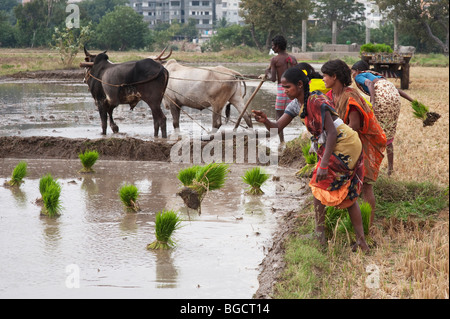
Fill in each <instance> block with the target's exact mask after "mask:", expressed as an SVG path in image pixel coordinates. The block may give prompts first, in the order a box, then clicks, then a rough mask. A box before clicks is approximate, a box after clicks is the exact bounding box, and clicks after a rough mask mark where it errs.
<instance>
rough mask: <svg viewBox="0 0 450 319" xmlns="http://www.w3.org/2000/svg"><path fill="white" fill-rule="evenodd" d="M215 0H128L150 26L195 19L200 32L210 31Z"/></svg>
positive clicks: (214, 16)
mask: <svg viewBox="0 0 450 319" xmlns="http://www.w3.org/2000/svg"><path fill="white" fill-rule="evenodd" d="M216 2H217V0H130V5H131V7H132V8H133V9H134V10H135V11H136V12H138V13H140V14H142V15H143V16H144V21H147V22H149V25H150V28H153V27H154V26H156V25H157V24H160V23H172V22H173V21H177V22H179V23H187V22H188V21H189V20H190V19H194V20H196V26H197V29H199V30H200V31H201V32H202V33H205V32H206V33H208V32H211V31H212V29H213V25H214V22H215V21H216V19H217V17H216Z"/></svg>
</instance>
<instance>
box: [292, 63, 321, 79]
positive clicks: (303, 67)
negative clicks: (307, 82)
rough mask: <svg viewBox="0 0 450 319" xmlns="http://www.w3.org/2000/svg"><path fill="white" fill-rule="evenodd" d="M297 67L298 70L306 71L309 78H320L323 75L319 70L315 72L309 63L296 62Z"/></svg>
mask: <svg viewBox="0 0 450 319" xmlns="http://www.w3.org/2000/svg"><path fill="white" fill-rule="evenodd" d="M297 67H298V68H299V69H300V70H305V71H306V72H307V73H308V78H310V79H322V78H323V76H322V75H321V74H320V73H319V72H316V70H314V68H313V67H312V65H311V64H309V63H306V62H301V63H299V64H297Z"/></svg>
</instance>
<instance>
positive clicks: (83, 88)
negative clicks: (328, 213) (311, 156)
mask: <svg viewBox="0 0 450 319" xmlns="http://www.w3.org/2000/svg"><path fill="white" fill-rule="evenodd" d="M236 69H237V70H238V71H241V72H243V73H245V74H260V73H263V68H261V67H260V66H257V67H255V66H248V65H246V66H244V68H243V69H239V68H236ZM260 69H261V70H260ZM56 73H58V72H56ZM73 73H75V74H78V73H77V72H73ZM258 84H259V80H255V81H247V94H246V99H248V98H249V97H250V95H251V93H252V92H253V91H254V90H255V88H256V87H257V85H258ZM275 94H276V85H275V84H274V83H272V82H266V83H264V85H263V86H262V88H261V90H260V91H259V92H258V94H257V95H256V97H255V99H254V100H253V102H252V103H251V105H250V107H249V110H251V109H261V110H264V111H265V112H266V113H267V114H268V116H269V117H270V118H272V119H273V118H275V111H274V107H273V105H274V103H275ZM183 109H184V110H185V111H186V112H188V113H189V114H190V115H191V116H192V117H193V118H194V119H195V120H196V122H198V123H200V124H201V125H202V126H203V127H205V128H207V129H210V128H211V112H210V111H208V110H203V111H197V110H192V109H190V108H183ZM164 113H165V114H166V116H167V129H168V134H169V137H171V136H170V135H172V134H173V126H172V121H171V114H170V112H169V111H168V110H165V109H164ZM238 115H239V114H238V113H237V111H236V110H235V109H234V108H232V112H231V120H235V119H237V117H238ZM114 117H115V120H116V123H117V124H118V125H119V127H120V133H118V134H113V133H112V132H111V130H110V128H109V127H108V133H107V135H106V136H102V135H101V134H100V132H101V125H100V118H99V114H98V111H97V109H96V106H95V104H94V101H93V98H92V96H91V94H90V93H89V92H88V89H87V85H86V84H84V83H82V77H81V78H78V75H74V76H69V77H65V78H59V77H58V75H56V76H54V77H47V78H40V77H39V76H38V77H37V78H36V77H35V78H3V79H0V138H2V137H3V138H5V139H6V138H7V139H8V140H7V143H10V145H14V143H15V142H16V141H19V140H20V141H22V142H24V144H22V147H24V148H23V149H26V148H28V149H31V150H32V149H33V147H34V148H35V147H36V145H29V146H28V147H27V146H26V143H33V142H36V141H37V140H39V139H46V138H48V139H49V140H48V141H45V140H44V141H43V144H42V145H44V146H45V145H50V144H51V143H52V142H53V141H54V139H57V140H64V143H67V144H68V145H70V144H71V141H73V145H74V146H75V144H76V143H75V141H77V142H79V141H80V140H87V141H93V140H100V141H102V140H104V141H105V143H106V142H108V140H110V139H111V138H119V139H121V140H122V139H123V140H124V141H130V140H133V141H134V142H135V143H144V144H143V146H142V147H141V148H142V149H146V151H145V152H146V153H152V154H154V153H157V152H160V153H161V154H162V153H164V152H165V153H167V147H168V146H167V145H169V147H170V145H171V143H172V144H173V143H175V141H174V140H172V141H171V139H170V138H169V140H168V141H166V140H164V139H158V138H154V137H153V119H152V115H151V112H150V110H149V108H148V106H147V105H146V104H145V103H143V102H140V103H139V104H138V105H137V106H136V107H135V109H134V110H133V111H130V109H129V106H127V105H120V106H119V107H117V108H116V109H115V111H114ZM241 124H245V123H244V121H242V122H241ZM254 126H255V127H256V128H257V129H259V130H265V128H264V127H263V126H262V125H260V124H259V123H255V122H254ZM233 127H234V122H233V123H229V124H224V125H223V126H222V127H221V130H225V131H226V130H231V129H232V128H233ZM180 129H181V134H182V135H187V136H190V137H198V136H200V135H205V134H207V133H206V132H203V130H202V129H201V128H200V127H199V126H198V125H197V124H195V123H193V122H192V120H191V119H189V118H188V117H187V116H186V115H183V114H182V115H181V121H180ZM240 130H243V128H240ZM302 132H303V127H302V125H301V124H300V121H293V122H292V124H291V125H290V126H289V127H288V128H286V129H285V139H286V140H287V141H289V140H291V139H293V138H295V137H297V136H299V135H300V134H301V133H302ZM21 139H22V140H21ZM145 143H152V144H145ZM39 145H41V144H39ZM149 145H150V146H151V147H152V148H149ZM3 146H4V145H3ZM39 147H40V146H39ZM155 147H160V148H159V149H156V148H155ZM12 148H14V147H12ZM162 148H164V150H162ZM5 149H6V148H5V147H3V148H2V152H3V154H2V155H1V156H0V201H1V203H2V204H1V208H0V236H1V238H0V245H1V246H0V248H1V249H0V260H2V263H0V274H1V275H0V279H1V280H0V297H2V298H17V297H18V298H252V297H253V296H254V295H255V293H256V292H257V290H258V288H259V287H261V285H262V284H263V285H265V286H266V287H270V285H271V282H270V280H273V278H271V277H270V276H268V277H265V279H264V280H265V282H264V283H262V282H261V279H258V276H259V275H260V274H261V271H262V268H261V263H262V262H263V260H264V259H265V257H266V256H267V255H268V251H269V250H270V249H271V247H272V244H273V242H274V235H275V234H277V233H278V231H279V229H280V228H281V229H283V227H284V228H286V227H285V225H284V224H283V221H284V219H285V218H286V216H290V215H295V212H296V211H297V210H298V209H299V207H300V206H301V203H302V201H303V199H304V192H305V186H306V185H303V184H302V183H301V182H299V181H298V180H296V179H295V177H294V173H295V172H296V170H297V169H294V168H283V167H279V166H276V165H272V166H267V167H266V169H267V171H268V173H270V174H271V176H275V179H274V180H272V179H270V180H269V181H268V182H267V184H266V185H265V186H264V188H263V190H264V192H265V194H264V195H262V196H261V197H255V196H250V195H247V194H246V193H245V184H244V183H243V182H242V180H241V177H240V176H242V175H243V173H244V171H245V170H246V169H248V168H250V167H253V166H254V164H231V165H230V173H229V178H228V180H227V182H226V183H225V187H224V188H223V189H222V190H220V191H213V192H210V193H209V194H208V195H207V196H206V198H205V200H204V201H203V204H202V214H201V215H199V214H198V213H197V212H196V211H192V210H188V209H187V208H186V207H185V205H184V203H183V201H182V199H181V198H180V197H178V196H177V195H176V193H177V191H179V189H180V183H179V181H178V179H177V178H176V175H177V173H178V171H179V170H180V169H181V168H185V167H187V166H188V165H187V164H176V163H171V162H170V160H166V157H167V156H166V155H165V157H164V156H156V157H155V156H152V155H151V154H150V155H149V158H148V159H147V158H146V157H142V156H141V155H136V157H135V158H132V161H128V160H127V161H124V160H123V159H129V158H126V157H122V156H120V155H119V154H110V155H109V156H107V157H104V158H102V157H101V158H100V160H99V161H98V162H97V163H96V164H95V166H94V169H95V170H96V172H95V173H94V174H91V175H86V174H84V175H82V174H80V173H78V171H79V170H80V169H81V164H80V162H79V161H78V160H77V159H76V154H75V153H74V152H73V151H72V153H73V154H68V153H67V152H58V149H56V151H55V153H54V154H46V153H45V151H43V152H38V151H36V152H33V151H29V152H28V153H27V154H26V156H25V153H26V152H23V154H22V155H21V152H20V149H19V151H18V152H15V153H14V152H10V153H8V152H5ZM9 150H11V148H10V149H9ZM60 150H62V149H60ZM125 152H128V151H125ZM145 152H144V153H145ZM165 153H164V154H165ZM142 158H145V160H142ZM22 159H25V160H26V161H27V163H28V171H29V175H28V176H27V177H26V178H25V182H24V183H23V184H22V185H21V186H20V187H19V188H17V189H12V188H8V187H3V186H2V185H3V183H4V182H5V181H6V180H8V179H9V178H10V175H11V172H12V170H13V168H14V166H15V165H16V164H17V163H18V161H20V160H22ZM130 159H131V158H130ZM47 173H51V174H52V175H53V176H54V177H55V178H57V179H58V181H59V182H60V184H61V186H62V194H61V196H62V207H63V211H62V215H61V216H60V217H58V218H56V219H50V218H48V217H45V216H41V215H40V210H41V207H40V206H39V205H37V204H36V202H35V201H36V199H37V198H38V197H39V196H40V194H39V189H38V184H39V179H40V177H42V176H43V175H45V174H47ZM124 183H133V184H135V185H136V186H137V187H138V189H139V191H140V193H141V196H140V199H139V204H140V207H141V209H142V210H141V211H139V212H137V213H130V212H127V211H126V210H125V209H124V208H123V206H122V203H121V202H120V199H119V197H118V190H119V188H120V186H121V185H123V184H124ZM163 209H174V210H176V211H178V212H179V213H180V214H181V217H182V218H183V222H182V226H183V227H182V228H180V229H179V230H177V231H176V233H175V237H174V238H175V241H176V242H177V246H176V248H174V249H173V250H170V251H156V252H155V251H148V250H147V249H146V246H147V244H149V243H150V242H152V241H153V240H154V221H155V215H156V213H157V212H159V211H161V210H163ZM281 266H282V265H281V262H280V263H275V264H274V265H272V264H271V265H270V267H268V268H267V269H266V270H267V272H268V273H273V274H275V272H276V270H277V269H280V267H281ZM266 293H267V292H263V293H260V296H266Z"/></svg>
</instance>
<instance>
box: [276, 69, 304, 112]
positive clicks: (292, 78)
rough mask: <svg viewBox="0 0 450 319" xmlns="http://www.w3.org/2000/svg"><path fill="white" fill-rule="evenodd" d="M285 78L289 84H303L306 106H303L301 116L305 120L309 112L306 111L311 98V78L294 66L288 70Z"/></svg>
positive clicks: (284, 75) (284, 74)
mask: <svg viewBox="0 0 450 319" xmlns="http://www.w3.org/2000/svg"><path fill="white" fill-rule="evenodd" d="M282 77H283V78H285V79H286V81H288V82H289V83H293V84H295V85H297V84H298V82H300V81H301V82H303V92H304V100H303V103H304V106H303V112H302V114H300V117H301V118H302V119H303V118H305V116H306V114H307V111H306V105H307V103H308V98H309V78H308V77H307V76H306V75H305V73H304V72H303V71H302V70H300V69H299V68H298V67H296V66H294V67H292V68H289V69H287V70H286V71H285V72H284V73H283V75H282Z"/></svg>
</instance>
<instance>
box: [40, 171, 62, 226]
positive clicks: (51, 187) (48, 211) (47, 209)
mask: <svg viewBox="0 0 450 319" xmlns="http://www.w3.org/2000/svg"><path fill="white" fill-rule="evenodd" d="M39 186H40V184H39ZM39 188H40V187H39ZM60 195H61V185H59V183H58V182H57V181H55V180H52V181H51V182H50V183H49V184H48V185H47V186H46V187H45V191H44V193H43V194H42V200H43V202H44V208H43V209H42V214H44V215H47V216H48V217H51V218H53V217H57V216H59V215H60V214H61V209H62V207H61V201H60Z"/></svg>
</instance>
